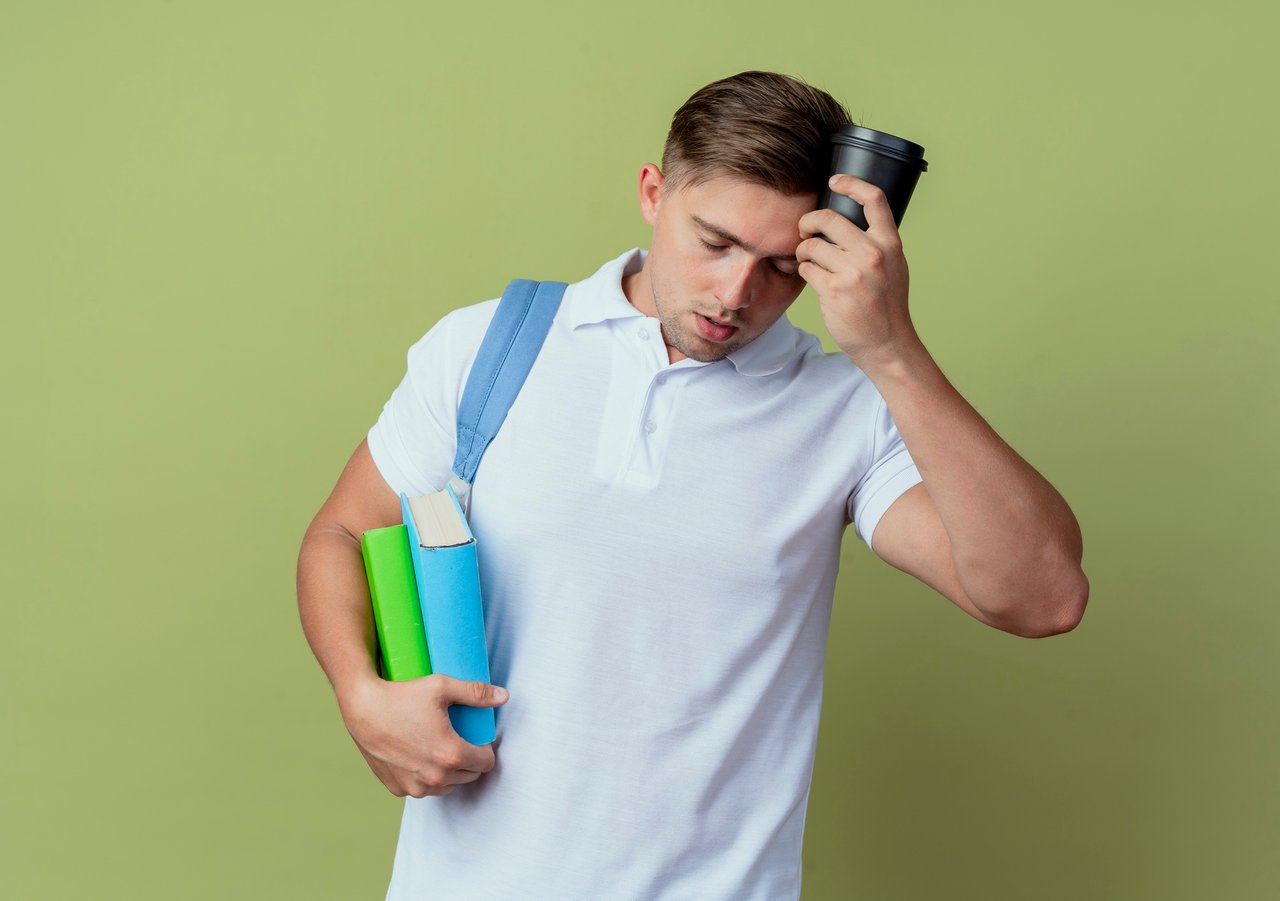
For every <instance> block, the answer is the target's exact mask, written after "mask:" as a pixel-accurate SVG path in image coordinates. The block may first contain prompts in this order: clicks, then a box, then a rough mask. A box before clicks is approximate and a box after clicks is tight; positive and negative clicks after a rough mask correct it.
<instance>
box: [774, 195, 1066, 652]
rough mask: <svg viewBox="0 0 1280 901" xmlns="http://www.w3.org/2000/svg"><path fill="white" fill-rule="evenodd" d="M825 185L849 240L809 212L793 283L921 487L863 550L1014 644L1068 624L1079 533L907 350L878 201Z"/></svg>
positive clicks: (917, 350) (886, 219) (894, 243)
mask: <svg viewBox="0 0 1280 901" xmlns="http://www.w3.org/2000/svg"><path fill="white" fill-rule="evenodd" d="M831 185H832V188H833V190H836V191H838V192H840V193H842V194H845V195H847V196H849V197H852V198H853V199H854V200H856V201H858V202H859V203H860V204H862V206H863V209H864V211H865V214H866V217H867V222H868V223H869V228H868V230H867V231H866V232H863V231H862V230H861V229H859V228H857V226H855V225H853V224H852V223H851V222H849V221H848V220H847V219H845V218H844V217H843V216H840V215H839V214H838V213H835V212H832V211H830V210H817V211H814V212H812V213H809V214H807V215H806V216H804V217H803V218H802V219H801V220H800V230H801V233H802V234H804V235H819V234H822V235H826V236H827V237H828V238H830V239H831V243H828V242H827V241H824V240H823V239H822V238H821V237H810V238H808V239H807V240H805V241H803V242H802V243H801V244H800V246H799V247H798V248H797V251H796V256H797V258H798V259H799V260H800V261H801V265H800V270H799V271H800V275H801V276H803V277H804V279H805V280H806V281H808V282H809V283H810V284H811V285H813V287H814V289H815V290H816V291H817V293H818V297H819V302H820V304H821V307H822V315H823V319H824V321H825V322H826V325H827V328H828V330H829V331H830V332H831V336H832V338H833V339H834V340H835V341H836V343H837V344H838V345H839V346H840V348H841V349H842V350H844V352H845V353H846V354H847V355H848V356H849V357H850V359H852V360H853V362H854V363H855V364H856V365H857V366H858V367H859V368H860V369H862V371H863V372H864V373H866V375H867V376H868V378H870V379H871V381H872V382H873V383H874V384H875V386H876V388H877V389H878V390H879V391H880V394H881V395H882V396H883V397H884V399H885V403H886V405H887V406H888V408H889V413H890V415H891V416H892V417H893V420H894V423H895V424H896V426H897V428H898V433H899V435H900V436H901V437H902V441H903V444H905V445H906V448H907V451H908V452H909V453H910V454H911V458H912V460H914V461H915V464H916V468H917V469H918V470H919V471H920V476H921V478H922V479H923V483H922V484H920V485H916V486H915V487H914V488H911V489H909V490H908V491H906V492H905V493H904V494H903V495H902V496H901V497H900V498H898V500H897V501H895V502H894V503H893V505H892V506H890V507H889V509H888V510H887V511H886V512H885V514H884V515H883V516H882V517H881V519H880V522H879V524H878V525H877V526H876V529H875V533H874V536H873V538H872V548H873V550H874V551H875V553H876V554H877V556H879V557H881V558H882V559H883V560H885V561H886V562H888V563H890V564H891V565H893V566H895V567H897V568H898V569H901V570H903V571H904V572H908V573H910V574H912V575H914V576H916V577H917V578H919V579H921V581H923V582H925V583H926V584H928V585H930V586H931V587H933V588H934V589H935V590H937V591H939V592H940V593H941V594H943V595H944V596H946V597H947V598H948V599H950V600H951V601H952V602H954V603H955V604H957V605H958V606H959V607H961V608H962V609H964V610H966V611H967V612H968V613H970V614H971V615H973V616H975V617H976V618H977V619H979V620H981V621H982V622H985V623H987V624H988V625H991V626H993V627H995V628H998V629H1002V630H1004V631H1007V632H1012V633H1014V634H1017V635H1024V636H1027V637H1041V636H1046V635H1053V634H1056V633H1059V632H1066V631H1069V630H1070V629H1072V628H1074V627H1075V626H1076V624H1077V623H1078V622H1079V621H1080V618H1081V616H1083V614H1084V609H1085V605H1086V603H1087V601H1088V596H1089V582H1088V579H1087V578H1086V577H1085V575H1084V572H1083V570H1082V569H1081V567H1080V562H1081V559H1082V554H1083V546H1082V543H1081V537H1080V527H1079V525H1078V524H1077V522H1076V519H1075V516H1074V515H1073V514H1072V512H1071V509H1070V507H1068V506H1067V503H1066V501H1065V500H1063V498H1062V496H1061V495H1060V494H1059V493H1058V492H1057V491H1056V490H1055V489H1054V487H1053V486H1052V485H1050V484H1049V482H1048V481H1047V480H1046V479H1045V478H1044V477H1043V476H1041V475H1040V474H1039V473H1038V472H1036V470H1035V469H1034V468H1032V466H1031V465H1030V464H1029V463H1027V462H1026V461H1025V460H1023V459H1022V458H1021V457H1020V456H1019V455H1018V454H1017V453H1016V452H1015V451H1014V450H1013V449H1012V448H1011V447H1009V445H1008V444H1006V443H1005V442H1004V441H1003V440H1002V439H1001V438H1000V436H999V435H997V434H996V433H995V431H994V430H993V429H992V428H991V427H990V426H989V425H988V424H987V423H986V422H985V421H984V420H983V419H982V417H981V416H979V415H978V413H977V411H976V410H974V409H973V407H972V406H970V405H969V403H968V402H967V401H965V399H964V398H963V397H962V396H961V395H960V393H959V392H958V391H957V390H956V389H955V388H954V387H953V386H952V385H951V383H950V382H949V381H948V380H947V378H946V376H945V375H943V373H942V370H941V369H940V368H939V367H938V365H937V363H936V362H935V361H934V360H933V357H932V356H931V355H930V354H929V352H928V350H927V349H926V348H925V346H924V344H923V342H921V340H920V338H919V336H918V335H917V334H916V331H915V328H914V326H913V325H912V323H911V318H910V315H909V314H908V310H907V293H908V281H909V279H908V272H907V263H906V258H905V257H904V255H903V253H902V243H901V240H900V238H899V235H898V230H897V227H896V225H895V224H894V222H893V214H892V213H891V211H890V210H889V206H888V203H887V202H886V201H885V199H884V194H883V193H882V192H881V191H880V189H879V188H876V187H875V186H874V185H871V184H869V183H867V182H865V181H862V180H860V179H857V178H854V177H853V176H836V177H835V178H833V180H832V183H831Z"/></svg>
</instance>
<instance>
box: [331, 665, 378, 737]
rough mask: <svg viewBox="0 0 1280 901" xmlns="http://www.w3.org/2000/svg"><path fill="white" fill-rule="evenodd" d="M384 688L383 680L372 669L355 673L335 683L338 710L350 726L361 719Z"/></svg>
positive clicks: (334, 690)
mask: <svg viewBox="0 0 1280 901" xmlns="http://www.w3.org/2000/svg"><path fill="white" fill-rule="evenodd" d="M381 687H382V678H381V677H380V676H378V674H377V673H376V672H375V671H373V670H372V669H370V670H368V671H364V672H358V673H353V674H350V675H348V676H347V677H345V678H344V679H342V680H341V681H337V682H335V683H334V686H333V692H334V695H335V696H336V697H337V699H338V709H339V710H340V711H341V712H342V718H343V719H344V720H345V721H346V722H347V723H348V725H349V724H350V723H351V722H352V720H354V719H359V718H360V717H361V712H362V711H363V710H364V709H365V708H366V707H367V706H368V705H369V703H370V702H371V701H372V700H373V698H374V697H375V696H376V695H377V693H378V690H379V689H380V688H381Z"/></svg>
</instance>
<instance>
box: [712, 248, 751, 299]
mask: <svg viewBox="0 0 1280 901" xmlns="http://www.w3.org/2000/svg"><path fill="white" fill-rule="evenodd" d="M754 271H755V260H752V259H750V258H747V259H746V260H744V261H742V262H740V263H738V264H737V265H735V266H733V267H732V268H731V269H730V270H729V271H728V272H726V273H725V277H724V281H722V282H721V283H720V291H719V292H718V293H717V295H716V297H717V299H718V300H719V301H720V304H721V305H722V306H723V307H724V308H725V309H727V310H740V309H742V308H743V307H745V306H747V305H749V304H750V303H751V295H752V286H751V274H752V272H754Z"/></svg>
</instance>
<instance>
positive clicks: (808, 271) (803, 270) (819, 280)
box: [796, 260, 835, 297]
mask: <svg viewBox="0 0 1280 901" xmlns="http://www.w3.org/2000/svg"><path fill="white" fill-rule="evenodd" d="M796 272H797V273H798V274H799V275H800V277H801V278H802V279H804V280H805V281H806V282H807V283H808V284H809V285H811V286H812V287H813V290H815V291H817V292H818V296H819V297H823V296H825V295H826V293H827V290H828V289H829V288H830V287H831V279H833V278H834V277H835V276H833V275H832V274H831V273H830V272H828V271H827V270H826V269H823V268H822V267H821V266H819V265H818V264H817V263H815V262H813V261H812V260H803V261H801V263H800V265H799V266H797V267H796Z"/></svg>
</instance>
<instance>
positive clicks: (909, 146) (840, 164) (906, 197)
mask: <svg viewBox="0 0 1280 901" xmlns="http://www.w3.org/2000/svg"><path fill="white" fill-rule="evenodd" d="M831 144H832V148H831V174H832V175H835V174H836V173H837V172H839V173H843V174H845V175H856V176H857V177H858V178H861V179H862V180H864V181H869V182H871V183H872V184H873V185H875V186H876V187H878V188H879V189H880V190H882V191H884V196H885V199H886V200H888V201H889V209H891V210H892V211H893V221H894V223H895V224H897V225H899V226H901V225H902V217H903V216H904V215H905V214H906V212H907V203H908V202H909V201H910V200H911V193H912V191H914V190H915V187H916V182H917V181H919V180H920V173H922V172H924V171H925V170H926V169H928V168H929V164H928V163H926V162H925V159H924V148H923V147H921V146H920V145H919V144H913V143H912V142H910V141H907V140H904V139H903V138H899V137H896V136H895V135H891V134H887V133H886V132H883V131H875V130H874V129H871V128H864V127H863V126H861V125H844V126H841V127H840V128H839V129H837V130H836V132H835V134H833V135H832V136H831ZM818 208H819V209H824V208H825V209H832V210H835V211H836V212H837V213H839V214H840V215H842V216H844V217H845V218H846V219H849V220H851V221H852V222H853V224H854V225H856V226H858V228H860V229H862V230H863V231H866V230H867V228H868V225H867V219H866V216H865V215H864V214H863V212H862V204H860V203H858V202H857V201H854V200H851V199H849V198H848V197H845V196H844V195H843V194H837V193H835V192H834V191H831V190H830V189H827V190H825V191H823V192H822V197H821V199H820V200H819V201H818Z"/></svg>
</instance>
